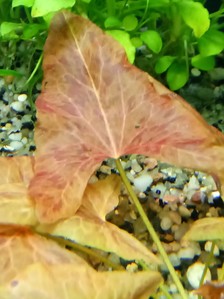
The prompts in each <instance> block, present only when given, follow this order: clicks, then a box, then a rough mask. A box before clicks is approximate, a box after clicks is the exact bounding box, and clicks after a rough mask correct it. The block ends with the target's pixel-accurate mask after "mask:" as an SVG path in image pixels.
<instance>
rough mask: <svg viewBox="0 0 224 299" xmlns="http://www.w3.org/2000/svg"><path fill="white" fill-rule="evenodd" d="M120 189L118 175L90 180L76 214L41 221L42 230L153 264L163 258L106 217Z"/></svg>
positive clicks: (125, 257) (115, 201)
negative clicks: (93, 182) (44, 223)
mask: <svg viewBox="0 0 224 299" xmlns="http://www.w3.org/2000/svg"><path fill="white" fill-rule="evenodd" d="M119 193H120V180H119V177H118V176H115V175H114V176H113V175H111V176H108V177H107V179H105V180H102V181H98V182H97V183H95V184H90V185H88V186H87V188H86V190H85V193H84V196H83V200H82V205H81V207H80V208H79V209H78V211H77V212H76V215H75V216H73V217H71V218H69V219H66V220H62V221H59V222H57V223H55V224H51V225H41V226H39V228H38V230H40V231H41V232H45V233H46V232H47V233H49V234H51V235H57V236H62V237H65V238H68V239H70V240H74V241H75V242H77V243H79V244H83V245H87V246H91V247H94V248H98V249H101V250H104V251H107V252H114V253H116V254H117V255H119V256H121V257H123V258H124V259H127V260H135V259H139V260H142V259H143V260H145V261H146V262H148V263H150V264H154V263H157V264H158V263H159V259H158V258H157V257H156V256H155V255H154V254H152V253H151V252H150V251H149V250H148V249H147V248H146V247H145V246H144V245H143V244H142V243H141V242H139V241H138V240H137V239H136V238H134V237H133V236H132V235H130V234H129V233H127V232H126V231H124V230H121V229H119V228H118V227H117V226H115V225H113V224H112V223H109V222H107V221H106V220H105V217H106V214H107V213H108V212H110V211H111V210H112V209H113V208H114V207H116V206H117V205H118V195H119Z"/></svg>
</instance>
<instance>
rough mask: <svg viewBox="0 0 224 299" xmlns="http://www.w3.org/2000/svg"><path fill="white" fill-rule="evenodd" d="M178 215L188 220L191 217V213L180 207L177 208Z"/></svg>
mask: <svg viewBox="0 0 224 299" xmlns="http://www.w3.org/2000/svg"><path fill="white" fill-rule="evenodd" d="M178 210H179V213H180V215H181V216H182V217H184V218H190V217H191V211H189V210H188V208H187V207H185V206H183V205H180V206H179V208H178Z"/></svg>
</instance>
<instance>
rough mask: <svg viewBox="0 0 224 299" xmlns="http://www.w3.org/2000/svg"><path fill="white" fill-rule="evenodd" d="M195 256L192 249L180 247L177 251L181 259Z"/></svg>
mask: <svg viewBox="0 0 224 299" xmlns="http://www.w3.org/2000/svg"><path fill="white" fill-rule="evenodd" d="M194 256H195V252H194V249H193V248H191V247H189V248H181V249H180V250H179V252H178V257H179V258H180V259H183V260H192V259H193V258H194Z"/></svg>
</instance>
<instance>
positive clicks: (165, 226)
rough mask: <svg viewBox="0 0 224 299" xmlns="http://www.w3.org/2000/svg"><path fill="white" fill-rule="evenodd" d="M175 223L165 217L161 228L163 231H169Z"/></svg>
mask: <svg viewBox="0 0 224 299" xmlns="http://www.w3.org/2000/svg"><path fill="white" fill-rule="evenodd" d="M172 224H173V222H172V220H171V219H170V218H169V217H163V218H162V219H161V222H160V227H161V228H162V230H164V231H166V230H169V229H170V228H171V226H172Z"/></svg>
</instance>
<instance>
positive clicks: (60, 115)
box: [0, 11, 224, 299]
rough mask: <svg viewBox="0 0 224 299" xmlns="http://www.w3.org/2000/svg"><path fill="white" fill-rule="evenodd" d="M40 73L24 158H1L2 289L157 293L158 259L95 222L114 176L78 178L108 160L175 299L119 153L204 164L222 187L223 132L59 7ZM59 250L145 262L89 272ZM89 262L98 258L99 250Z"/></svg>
mask: <svg viewBox="0 0 224 299" xmlns="http://www.w3.org/2000/svg"><path fill="white" fill-rule="evenodd" d="M43 71H44V81H43V90H42V93H41V95H40V96H39V97H38V99H37V102H36V105H37V117H38V122H37V126H36V129H35V142H36V145H37V151H36V153H35V157H28V156H24V157H11V158H8V157H2V158H1V163H0V167H1V172H2V173H5V174H7V175H5V176H3V177H2V179H1V185H0V219H1V225H0V251H1V255H0V256H1V259H2V262H1V263H0V267H2V268H1V278H0V295H1V297H3V298H9V299H10V298H13V299H17V298H18V299H19V298H24V299H31V298H33V297H34V296H35V298H41V299H42V298H43V296H45V295H46V296H48V298H54V299H55V298H60V299H62V298H69V299H70V298H71V299H73V298H74V297H76V298H79V299H84V298H86V297H89V298H101V297H104V298H112V297H113V298H115V299H116V298H117V299H118V298H124V299H126V298H127V299H129V298H133V299H135V298H136V299H139V298H140V299H145V298H148V296H149V295H150V294H153V293H154V292H155V291H156V289H157V288H158V287H159V285H160V284H161V283H162V277H161V274H160V273H159V272H158V271H155V269H157V267H158V263H159V262H160V259H158V257H156V256H155V255H154V254H153V253H151V252H150V251H149V250H148V249H147V248H145V247H144V246H143V244H141V243H140V242H139V241H138V240H137V239H134V238H133V237H132V236H131V235H129V234H128V233H127V232H124V231H122V230H121V229H119V228H118V227H116V226H114V225H112V224H110V223H108V222H107V221H106V220H105V215H106V214H107V213H108V212H109V211H110V210H111V209H113V208H114V207H115V206H116V205H117V195H118V192H119V178H118V177H117V176H110V177H108V178H107V179H106V180H104V181H99V182H97V183H95V184H89V183H88V182H89V179H90V177H91V175H92V173H93V172H94V171H95V170H96V169H97V167H98V166H99V165H100V164H101V163H102V161H103V160H105V159H107V158H108V157H111V158H113V159H115V160H116V165H117V169H118V170H119V172H120V174H121V177H122V179H123V182H124V185H125V186H126V188H127V190H128V192H129V194H130V197H131V198H132V200H133V202H134V203H135V204H136V207H137V209H138V212H139V214H140V215H141V217H142V219H143V221H144V223H145V224H146V227H147V229H148V231H149V233H150V234H151V237H152V238H153V241H154V242H155V244H156V245H157V247H158V249H159V252H160V254H161V257H162V260H163V262H165V263H166V265H167V268H168V269H169V271H170V274H171V275H172V277H173V280H174V281H175V283H176V285H177V288H178V290H179V292H180V294H181V296H182V298H183V299H185V298H187V294H186V291H185V290H184V287H183V285H182V283H181V281H180V278H179V277H178V276H177V274H176V272H175V270H174V268H173V267H172V265H171V263H170V261H169V259H168V257H167V254H166V252H165V250H164V249H163V247H162V245H161V243H160V241H159V238H158V236H157V235H156V233H155V231H154V229H153V226H152V225H151V223H150V222H149V220H148V218H147V216H146V214H145V212H144V210H143V209H142V207H141V205H140V204H139V202H138V201H137V200H136V196H135V195H134V194H133V191H132V189H131V188H130V184H129V183H128V181H127V178H126V177H125V173H124V171H123V169H122V167H121V163H120V161H119V159H120V157H121V156H122V155H127V154H132V153H140V154H144V155H146V156H152V157H155V158H157V159H160V160H163V161H167V162H170V163H174V164H176V165H181V166H185V167H191V168H196V169H201V170H204V171H207V172H211V173H214V174H215V175H216V177H219V179H220V183H221V190H222V191H224V190H223V185H224V176H223V174H224V171H223V170H224V169H223V167H224V163H223V157H224V155H223V153H224V136H223V134H221V133H220V132H219V131H217V130H216V129H215V128H212V127H210V126H209V125H208V124H207V123H206V122H205V121H204V120H203V119H202V118H201V116H200V115H199V114H198V113H197V112H196V111H195V110H193V108H191V106H190V105H188V104H187V103H186V102H184V101H183V100H182V99H181V98H180V97H179V96H178V95H174V94H173V93H172V92H171V91H169V90H168V89H166V88H165V87H164V86H162V85H161V84H160V83H159V82H157V81H156V80H155V79H153V78H152V77H151V76H149V75H148V74H147V73H144V72H142V71H141V70H139V69H137V68H136V67H135V66H133V65H131V64H130V63H129V62H128V59H127V56H126V54H125V52H124V50H123V48H122V47H121V46H120V45H119V43H118V42H116V41H115V40H114V39H113V38H111V37H110V36H109V35H106V34H105V33H104V32H103V31H102V30H101V29H100V28H98V27H97V26H96V25H95V24H93V23H92V22H90V21H89V20H87V19H85V18H83V17H80V16H77V15H73V14H72V13H70V12H68V11H63V12H60V13H58V14H57V15H56V16H55V17H54V19H53V21H52V25H51V27H50V31H49V35H48V38H47V41H46V44H45V47H44V59H43ZM136 95H137V96H136ZM198 157H200V159H199V158H198ZM49 239H50V240H49ZM53 241H54V242H53ZM55 241H56V242H55ZM57 243H59V244H57ZM77 243H78V244H77ZM78 245H80V246H78ZM65 246H69V248H71V249H73V250H77V249H79V250H80V249H81V248H82V247H83V246H89V247H92V248H96V249H98V250H102V251H104V252H113V253H115V254H117V255H118V256H119V257H123V258H124V259H127V260H129V259H136V260H137V263H138V260H144V261H145V264H146V266H145V268H146V269H147V270H145V268H144V271H140V272H137V273H128V272H125V271H124V270H122V269H120V267H118V266H119V265H117V266H116V265H115V268H117V270H116V271H113V272H112V273H111V272H110V271H105V272H104V273H99V272H97V271H96V270H94V269H93V268H91V266H90V265H88V264H87V263H86V261H85V260H84V259H82V258H81V257H79V256H78V255H77V254H76V253H74V252H72V251H68V250H67V249H66V248H65ZM62 247H64V248H62ZM87 249H88V248H87ZM83 251H84V252H85V253H86V252H87V251H86V248H85V247H83ZM90 252H91V250H89V251H88V253H90ZM98 258H100V259H101V260H102V258H101V255H100V254H98ZM103 261H104V262H106V259H105V258H104V260H103ZM143 264H144V263H143ZM5 265H6V266H5ZM110 266H111V263H110ZM118 268H119V269H118ZM152 268H153V269H154V270H153V271H152V270H151V269H152Z"/></svg>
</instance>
